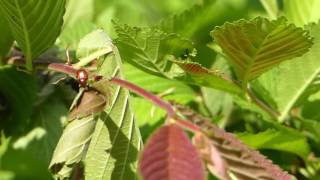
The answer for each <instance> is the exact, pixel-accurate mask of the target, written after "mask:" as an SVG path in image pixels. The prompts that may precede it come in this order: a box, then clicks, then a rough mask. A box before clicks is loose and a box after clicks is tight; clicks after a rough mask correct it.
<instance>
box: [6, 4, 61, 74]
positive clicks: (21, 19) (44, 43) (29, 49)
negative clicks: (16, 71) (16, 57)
mask: <svg viewBox="0 0 320 180" xmlns="http://www.w3.org/2000/svg"><path fill="white" fill-rule="evenodd" d="M0 8H1V10H2V12H3V14H4V17H5V18H6V19H7V20H8V22H9V24H10V27H11V32H12V35H13V37H14V38H15V40H16V41H17V42H18V44H19V46H20V47H21V48H22V50H23V52H24V54H25V56H26V61H27V65H26V66H27V68H28V69H29V70H31V69H32V60H33V59H34V58H36V57H38V56H39V55H40V54H41V53H43V52H44V51H45V50H47V49H48V48H49V47H50V46H52V45H53V44H54V42H55V40H56V38H57V37H58V35H59V33H60V29H61V26H62V23H63V14H64V11H65V0H49V1H36V0H33V1H24V0H14V1H11V0H1V1H0Z"/></svg>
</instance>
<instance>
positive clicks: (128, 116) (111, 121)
mask: <svg viewBox="0 0 320 180" xmlns="http://www.w3.org/2000/svg"><path fill="white" fill-rule="evenodd" d="M88 36H90V37H92V39H100V42H103V41H104V42H105V43H104V44H103V43H102V44H101V45H103V46H102V47H105V46H106V45H108V44H110V41H109V39H110V38H108V37H107V35H106V34H105V33H104V32H101V31H94V32H92V33H91V34H89V35H88ZM84 39H85V38H84ZM92 39H89V41H86V42H85V41H84V40H83V42H82V43H83V44H87V46H88V47H89V49H90V47H92V45H93V44H95V42H94V41H93V40H92ZM83 47H85V45H84V46H83ZM89 55H90V54H89ZM98 61H99V63H98V64H99V66H98V70H97V74H98V75H102V76H104V77H105V78H110V77H113V76H117V77H123V76H122V68H121V66H122V65H121V58H120V55H119V52H118V51H117V48H116V47H115V46H113V47H112V53H110V54H108V55H106V56H102V57H101V58H99V60H98ZM98 83H102V84H103V85H104V86H107V89H104V90H100V89H99V90H100V91H109V92H107V93H106V94H109V96H107V105H106V107H105V109H104V111H103V112H102V113H101V115H100V116H99V118H98V120H97V124H96V126H95V130H94V132H93V135H92V140H91V142H90V145H89V147H88V152H87V154H86V159H85V161H84V162H85V165H86V166H85V178H86V179H117V180H121V179H123V180H126V179H136V178H137V175H136V161H137V156H138V151H139V150H140V148H141V146H142V142H141V139H140V133H139V130H138V128H137V125H136V122H135V120H134V116H133V113H132V111H131V108H130V104H129V92H128V91H127V90H125V89H122V88H120V87H117V86H111V85H108V84H107V81H102V82H98ZM99 87H101V86H99ZM102 89H103V88H102Z"/></svg>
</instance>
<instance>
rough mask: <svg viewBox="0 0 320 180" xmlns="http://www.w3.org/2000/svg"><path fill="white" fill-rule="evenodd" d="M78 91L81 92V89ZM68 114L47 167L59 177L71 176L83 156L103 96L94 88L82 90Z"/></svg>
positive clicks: (102, 105)
mask: <svg viewBox="0 0 320 180" xmlns="http://www.w3.org/2000/svg"><path fill="white" fill-rule="evenodd" d="M79 93H82V92H81V91H80V92H79ZM75 101H77V102H78V103H77V105H76V106H75V107H73V109H72V111H71V112H70V114H69V118H68V124H67V126H66V128H65V129H64V131H63V134H62V136H61V137H60V139H59V142H58V144H57V146H56V148H55V150H54V154H53V156H52V159H51V162H50V165H49V169H50V170H51V172H52V173H53V174H55V175H56V176H57V178H59V179H64V178H70V177H72V172H73V171H75V169H76V168H77V166H78V165H79V164H80V162H81V160H83V158H84V157H85V154H86V151H87V148H88V145H89V142H90V140H91V137H92V134H93V131H94V127H95V125H96V122H97V119H98V116H99V113H100V112H101V111H102V109H103V108H104V105H105V102H106V101H105V97H104V96H101V94H99V93H98V92H97V91H95V90H88V91H84V92H83V94H82V95H81V97H80V99H77V98H75Z"/></svg>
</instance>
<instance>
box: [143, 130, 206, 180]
mask: <svg viewBox="0 0 320 180" xmlns="http://www.w3.org/2000/svg"><path fill="white" fill-rule="evenodd" d="M140 172H141V175H142V177H143V178H144V180H167V179H175V180H202V179H204V169H203V166H202V163H201V159H200V156H199V154H198V152H197V150H196V149H195V147H193V145H192V144H191V142H190V140H189V139H188V136H187V135H186V134H185V133H184V131H183V130H182V129H181V128H180V127H178V126H177V125H174V124H171V125H167V126H164V127H162V128H160V129H158V130H157V131H156V132H155V134H153V135H152V136H151V138H150V139H149V141H148V143H147V145H146V147H145V149H144V151H143V154H142V156H141V159H140Z"/></svg>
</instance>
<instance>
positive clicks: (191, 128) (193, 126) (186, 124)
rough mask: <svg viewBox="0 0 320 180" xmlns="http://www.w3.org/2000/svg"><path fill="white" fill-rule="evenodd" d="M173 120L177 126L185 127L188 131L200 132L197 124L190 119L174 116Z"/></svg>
mask: <svg viewBox="0 0 320 180" xmlns="http://www.w3.org/2000/svg"><path fill="white" fill-rule="evenodd" d="M174 120H175V122H176V123H177V124H178V125H179V126H181V127H183V128H185V129H188V130H189V131H191V132H193V133H197V132H202V131H201V128H200V127H199V126H198V125H196V124H193V123H192V122H190V121H187V120H183V119H180V118H178V117H176V118H175V119H174Z"/></svg>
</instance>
